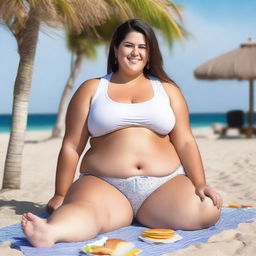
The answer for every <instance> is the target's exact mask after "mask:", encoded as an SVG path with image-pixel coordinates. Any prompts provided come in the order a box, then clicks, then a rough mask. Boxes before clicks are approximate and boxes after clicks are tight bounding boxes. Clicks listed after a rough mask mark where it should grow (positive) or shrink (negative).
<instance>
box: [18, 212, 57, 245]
mask: <svg viewBox="0 0 256 256" xmlns="http://www.w3.org/2000/svg"><path fill="white" fill-rule="evenodd" d="M21 227H22V230H23V233H24V234H25V236H26V237H27V239H28V240H29V242H30V243H31V244H32V245H33V246H35V247H52V246H53V245H54V238H53V233H52V229H51V227H50V225H49V224H47V223H46V220H44V219H41V218H39V217H37V216H36V215H34V214H32V213H30V212H29V213H24V214H23V215H22V220H21Z"/></svg>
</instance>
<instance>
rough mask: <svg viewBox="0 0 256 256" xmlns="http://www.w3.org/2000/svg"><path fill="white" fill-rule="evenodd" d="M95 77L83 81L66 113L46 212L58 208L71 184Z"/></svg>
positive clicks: (86, 134) (83, 142)
mask: <svg viewBox="0 0 256 256" xmlns="http://www.w3.org/2000/svg"><path fill="white" fill-rule="evenodd" d="M98 82H99V81H98V80H97V79H92V80H88V81H86V82H84V83H83V84H82V85H81V86H80V87H79V89H78V90H77V91H76V93H75V94H74V96H73V97H72V99H71V101H70V103H69V106H68V110H67V114H66V127H65V135H64V138H63V142H62V146H61V150H60V153H59V156H58V161H57V169H56V179H55V193H54V196H53V198H52V199H51V200H50V201H49V202H48V205H47V209H48V212H52V211H53V210H55V209H56V208H58V207H59V206H60V205H61V204H62V202H63V199H64V197H65V195H66V193H67V191H68V189H69V187H70V185H71V184H72V182H73V180H74V176H75V171H76V167H77V164H78V161H79V158H80V156H81V154H82V152H83V150H84V148H85V146H86V144H87V141H88V139H89V131H88V128H87V116H88V113H89V108H90V101H91V97H92V95H93V93H94V91H95V90H96V87H97V85H98Z"/></svg>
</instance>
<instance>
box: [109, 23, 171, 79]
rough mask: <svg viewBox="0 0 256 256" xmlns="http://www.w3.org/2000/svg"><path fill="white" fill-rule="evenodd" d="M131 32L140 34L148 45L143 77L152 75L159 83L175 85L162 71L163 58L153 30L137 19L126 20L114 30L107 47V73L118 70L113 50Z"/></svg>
mask: <svg viewBox="0 0 256 256" xmlns="http://www.w3.org/2000/svg"><path fill="white" fill-rule="evenodd" d="M133 31H136V32H139V33H142V34H143V35H144V36H145V38H146V42H147V45H148V49H149V60H148V65H147V66H146V67H145V68H144V71H143V72H144V75H152V76H155V77H157V78H159V79H160V80H161V81H164V82H172V83H174V84H175V82H174V81H173V80H172V79H171V78H170V77H169V76H168V75H167V74H166V72H165V71H164V69H163V58H162V55H161V52H160V49H159V45H158V42H157V38H156V35H155V33H154V31H153V29H152V28H151V26H150V25H149V24H148V23H147V22H145V21H143V20H139V19H130V20H127V21H126V22H124V23H123V24H121V25H120V26H119V27H117V29H116V30H115V32H114V34H113V36H112V40H111V43H110V47H109V53H108V70H107V72H108V73H111V72H116V71H117V70H118V63H117V62H116V58H115V51H114V48H115V47H116V48H118V47H119V45H120V43H121V42H122V41H123V40H124V38H125V37H126V35H127V34H128V33H130V32H133Z"/></svg>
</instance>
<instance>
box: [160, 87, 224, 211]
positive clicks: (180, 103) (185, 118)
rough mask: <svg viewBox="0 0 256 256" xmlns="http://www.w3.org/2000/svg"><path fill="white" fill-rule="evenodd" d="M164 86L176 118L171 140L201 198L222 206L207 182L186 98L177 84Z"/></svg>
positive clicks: (218, 196) (218, 197)
mask: <svg viewBox="0 0 256 256" xmlns="http://www.w3.org/2000/svg"><path fill="white" fill-rule="evenodd" d="M164 88H165V89H166V92H167V94H168V95H169V98H170V104H171V107H172V109H173V111H174V114H175V118H176V123H175V126H174V129H173V130H172V131H171V132H170V134H169V137H170V141H171V143H172V144H173V145H174V147H175V149H176V152H177V154H178V156H179V158H180V161H181V163H182V165H183V167H184V169H185V172H186V175H187V176H188V178H189V179H190V180H191V182H192V183H193V185H194V186H195V189H196V194H197V195H198V196H199V197H200V198H201V200H203V199H204V197H205V196H209V197H210V198H211V199H212V200H213V203H214V205H217V206H218V207H220V205H221V203H222V199H221V197H220V195H219V194H218V193H217V192H216V191H215V190H214V189H212V188H210V187H209V186H208V185H207V184H206V179H205V173H204V168H203V163H202V159H201V156H200V152H199V149H198V146H197V143H196V141H195V138H194V136H193V134H192V131H191V127H190V122H189V111H188V106H187V103H186V100H185V99H184V97H183V95H182V93H181V91H180V89H179V88H178V87H177V86H175V85H172V84H164Z"/></svg>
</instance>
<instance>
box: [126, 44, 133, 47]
mask: <svg viewBox="0 0 256 256" xmlns="http://www.w3.org/2000/svg"><path fill="white" fill-rule="evenodd" d="M124 46H125V47H133V46H132V45H131V44H125V45H124Z"/></svg>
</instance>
